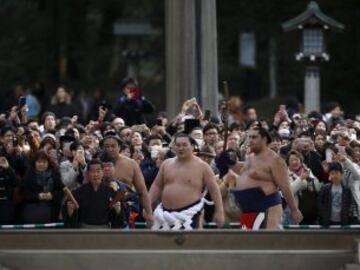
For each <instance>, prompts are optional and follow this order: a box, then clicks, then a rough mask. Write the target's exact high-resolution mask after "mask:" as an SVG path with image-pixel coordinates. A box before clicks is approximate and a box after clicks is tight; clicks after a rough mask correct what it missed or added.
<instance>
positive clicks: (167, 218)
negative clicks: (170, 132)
mask: <svg viewBox="0 0 360 270" xmlns="http://www.w3.org/2000/svg"><path fill="white" fill-rule="evenodd" d="M174 150H175V152H176V157H175V158H171V159H167V160H165V161H164V162H163V164H162V165H161V167H160V171H159V173H158V175H157V177H156V179H155V181H154V183H153V185H152V186H151V188H150V199H151V202H152V203H154V202H155V201H157V200H158V199H159V198H160V200H161V203H160V204H159V205H158V206H157V207H156V209H155V211H154V218H155V222H154V226H153V229H155V230H161V229H163V230H182V229H184V230H191V229H194V228H199V226H200V225H201V224H200V223H201V221H200V217H201V212H202V209H203V207H204V203H205V199H204V191H205V190H208V191H209V193H210V195H211V197H212V199H213V202H214V204H215V213H214V221H215V222H216V224H217V225H218V226H219V227H220V226H222V225H223V223H224V212H223V204H222V199H221V194H220V190H219V187H218V185H217V184H216V180H215V175H214V173H213V172H212V170H211V168H210V166H209V165H208V164H207V163H205V162H204V161H202V160H201V159H200V158H198V157H196V156H195V155H194V154H193V147H192V145H191V139H190V137H189V136H188V135H186V134H178V135H176V136H175V140H174ZM200 227H201V226H200Z"/></svg>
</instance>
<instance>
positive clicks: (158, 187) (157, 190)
mask: <svg viewBox="0 0 360 270" xmlns="http://www.w3.org/2000/svg"><path fill="white" fill-rule="evenodd" d="M166 163H167V161H166V160H165V161H164V162H163V163H162V164H161V166H160V169H159V172H158V174H157V175H156V177H155V180H154V182H153V183H152V185H151V187H150V191H149V196H150V202H151V204H153V203H155V202H156V201H157V200H158V199H159V198H160V195H161V191H162V189H163V185H164V166H165V164H166Z"/></svg>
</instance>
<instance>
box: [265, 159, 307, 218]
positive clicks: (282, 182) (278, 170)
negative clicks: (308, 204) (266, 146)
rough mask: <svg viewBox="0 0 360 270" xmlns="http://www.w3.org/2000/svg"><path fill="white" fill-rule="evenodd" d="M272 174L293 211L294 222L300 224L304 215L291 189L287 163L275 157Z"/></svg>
mask: <svg viewBox="0 0 360 270" xmlns="http://www.w3.org/2000/svg"><path fill="white" fill-rule="evenodd" d="M271 173H272V176H273V180H274V182H275V183H276V184H277V186H278V187H279V188H280V190H281V192H282V195H283V197H284V198H285V201H286V203H287V205H288V206H289V208H290V210H291V214H292V218H293V221H294V222H295V223H300V221H301V220H302V214H301V212H300V211H299V209H298V207H297V206H296V203H295V199H294V195H293V194H292V192H291V189H290V184H289V172H288V169H287V166H286V163H285V161H284V160H283V159H282V158H281V157H275V159H274V161H273V166H271Z"/></svg>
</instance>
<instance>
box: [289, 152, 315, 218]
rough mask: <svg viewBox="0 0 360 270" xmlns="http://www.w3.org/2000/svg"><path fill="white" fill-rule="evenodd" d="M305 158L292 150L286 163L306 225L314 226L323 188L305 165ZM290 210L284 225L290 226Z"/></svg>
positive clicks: (291, 185) (292, 187)
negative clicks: (319, 197) (318, 200)
mask: <svg viewBox="0 0 360 270" xmlns="http://www.w3.org/2000/svg"><path fill="white" fill-rule="evenodd" d="M303 160H304V158H303V156H302V154H301V153H300V152H298V151H296V150H291V151H290V152H289V154H288V156H287V159H286V162H287V165H288V167H289V182H290V188H291V190H292V192H293V194H294V197H295V200H296V201H297V204H298V206H299V209H300V210H301V211H302V214H303V215H304V219H303V223H304V224H314V223H315V222H316V219H317V210H316V207H317V199H316V197H317V193H318V191H319V190H320V188H321V184H320V183H319V181H318V179H317V178H316V177H315V176H314V175H313V173H312V172H311V170H310V169H309V168H308V167H307V166H306V165H305V164H304V163H303ZM289 213H290V212H289V209H288V208H287V207H286V208H285V211H284V221H283V224H284V225H288V224H290V216H289Z"/></svg>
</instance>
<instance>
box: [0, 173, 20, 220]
mask: <svg viewBox="0 0 360 270" xmlns="http://www.w3.org/2000/svg"><path fill="white" fill-rule="evenodd" d="M16 185H17V179H16V176H15V173H14V171H13V170H12V169H11V168H8V169H5V168H0V224H13V223H14V218H15V206H14V203H13V194H14V190H15V187H16Z"/></svg>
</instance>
